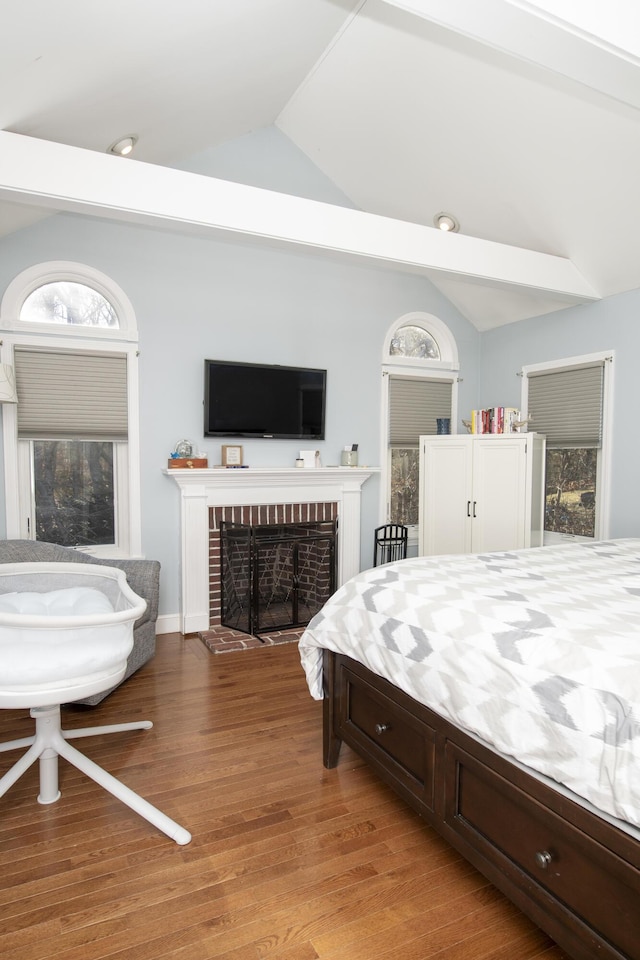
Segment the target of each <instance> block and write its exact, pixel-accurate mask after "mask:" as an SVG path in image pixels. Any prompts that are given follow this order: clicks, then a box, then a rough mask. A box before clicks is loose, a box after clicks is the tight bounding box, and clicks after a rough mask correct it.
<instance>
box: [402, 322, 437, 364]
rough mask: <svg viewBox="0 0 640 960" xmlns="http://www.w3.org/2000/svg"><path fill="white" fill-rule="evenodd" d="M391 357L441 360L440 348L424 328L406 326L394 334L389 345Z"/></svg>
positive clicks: (413, 325) (411, 325) (412, 325)
mask: <svg viewBox="0 0 640 960" xmlns="http://www.w3.org/2000/svg"><path fill="white" fill-rule="evenodd" d="M389 355H390V356H392V357H416V358H418V359H423V360H439V359H440V348H439V347H438V344H437V343H436V341H435V340H434V339H433V337H432V336H431V335H430V334H429V333H427V331H426V330H425V329H424V328H423V327H419V326H417V325H415V324H406V325H405V326H402V327H399V328H398V329H397V330H396V332H395V333H394V334H393V336H392V338H391V343H390V345H389Z"/></svg>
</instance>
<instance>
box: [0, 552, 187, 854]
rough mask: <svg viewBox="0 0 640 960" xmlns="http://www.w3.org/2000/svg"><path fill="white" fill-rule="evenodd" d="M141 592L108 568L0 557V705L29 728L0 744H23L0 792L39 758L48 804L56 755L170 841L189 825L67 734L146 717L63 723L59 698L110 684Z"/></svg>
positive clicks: (180, 838) (119, 671) (182, 837)
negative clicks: (78, 725) (28, 720)
mask: <svg viewBox="0 0 640 960" xmlns="http://www.w3.org/2000/svg"><path fill="white" fill-rule="evenodd" d="M145 605H146V604H145V601H144V600H143V599H142V598H141V597H139V596H138V595H137V594H135V593H134V592H133V590H131V588H130V587H129V585H128V583H127V581H126V577H125V574H124V572H123V571H122V570H118V569H116V568H115V567H105V566H98V565H95V564H76V563H14V564H0V708H10V709H16V708H18V709H20V708H27V709H29V710H30V713H31V716H32V717H33V718H34V720H35V723H36V731H35V735H34V736H32V737H26V738H24V739H21V740H12V741H10V742H8V743H2V744H0V752H3V751H10V750H16V749H19V748H24V747H28V748H29V749H28V750H27V752H26V753H25V754H24V755H23V756H22V757H21V758H20V759H19V760H18V761H16V763H14V765H13V766H12V767H11V768H10V769H9V770H8V771H7V772H6V773H5V774H4V776H2V777H0V797H2V796H3V795H4V794H5V793H6V792H7V790H9V788H10V787H12V786H13V784H14V783H15V782H16V781H17V780H18V778H19V777H21V776H22V774H23V773H25V771H26V770H28V769H29V767H30V766H31V765H32V764H33V763H35V761H36V760H39V761H40V793H39V796H38V801H39V803H44V804H48V803H55V801H56V800H58V799H59V797H60V791H59V789H58V756H61V757H64V758H65V760H68V761H69V763H72V764H73V765H74V766H75V767H77V768H78V769H79V770H81V771H82V772H83V773H85V774H86V775H87V776H88V777H91V779H92V780H95V781H96V783H98V784H100V786H102V787H104V788H105V790H108V791H109V793H112V794H113V795H114V796H115V797H117V798H118V799H119V800H122V802H123V803H125V804H126V805H127V806H128V807H130V808H131V809H132V810H135V812H136V813H138V814H140V816H142V817H144V818H145V819H146V820H148V821H149V822H150V823H152V824H153V825H154V826H155V827H157V828H158V829H159V830H161V831H162V832H163V833H165V834H167V836H169V837H171V839H172V840H175V842H176V843H179V844H185V843H189V841H190V840H191V834H190V833H189V832H188V831H187V830H185V829H184V827H181V826H180V825H179V824H177V823H175V821H173V820H171V819H170V818H169V817H167V816H166V815H165V814H164V813H162V812H161V811H160V810H158V809H157V808H156V807H154V806H152V805H151V804H150V803H148V802H147V801H146V800H143V798H142V797H140V796H138V794H136V793H134V792H133V790H130V789H129V787H126V786H125V785H124V784H123V783H121V782H120V781H119V780H117V779H116V778H115V777H113V776H111V774H109V773H107V771H106V770H104V769H103V768H102V767H100V766H98V764H96V763H94V762H93V761H92V760H89V758H88V757H86V756H84V754H82V753H80V751H79V750H76V749H75V747H72V746H71V745H70V744H69V743H68V742H67V741H68V740H70V739H72V738H76V737H92V736H96V735H98V734H109V733H118V732H120V731H124V730H148V729H149V728H150V727H152V726H153V724H152V723H151V722H150V721H149V720H140V721H136V722H133V723H119V724H113V725H111V726H102V727H86V728H83V729H80V730H66V731H65V730H63V729H62V724H61V717H60V705H61V704H63V703H70V702H72V701H74V700H79V699H81V698H83V697H88V696H91V695H92V694H95V693H98V692H101V691H103V690H107V689H109V688H111V687H113V686H114V685H115V684H117V683H119V682H120V680H121V679H122V677H123V675H124V672H125V670H126V665H127V657H128V656H129V653H130V652H131V648H132V645H133V624H134V622H135V620H137V619H138V617H140V615H141V614H142V613H143V612H144V609H145Z"/></svg>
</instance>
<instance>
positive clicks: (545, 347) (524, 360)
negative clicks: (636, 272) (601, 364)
mask: <svg viewBox="0 0 640 960" xmlns="http://www.w3.org/2000/svg"><path fill="white" fill-rule="evenodd" d="M609 350H610V351H613V354H614V357H615V359H614V368H613V374H614V380H613V383H614V396H613V404H614V406H613V417H614V420H613V445H612V447H613V449H612V457H613V459H612V471H611V473H612V491H611V492H612V496H611V524H610V530H609V533H610V536H612V537H629V536H635V537H637V536H640V501H639V499H638V490H639V489H640V452H639V449H638V447H639V445H638V442H637V440H636V437H637V435H638V422H639V418H638V414H639V412H640V403H639V399H638V398H639V395H640V377H639V374H638V369H639V368H638V357H639V356H640V290H634V291H631V292H629V293H623V294H618V295H617V296H615V297H608V298H607V299H606V300H602V301H600V302H599V303H592V304H587V305H585V306H580V307H571V308H568V309H566V310H561V311H559V312H557V313H552V314H549V315H548V316H545V317H538V318H535V319H533V320H522V321H520V322H519V323H513V324H509V325H508V326H505V327H499V328H498V329H495V330H491V331H488V332H486V333H484V334H483V335H482V341H481V359H480V371H479V372H480V400H479V403H480V406H481V407H489V406H494V405H496V404H498V405H504V406H516V407H519V406H520V386H521V379H520V377H519V376H518V375H517V374H518V372H519V371H520V369H521V368H522V366H524V365H526V364H531V363H541V362H543V361H547V360H558V359H562V358H565V357H575V356H580V355H582V354H588V353H597V352H601V351H609ZM532 426H533V427H534V428H535V424H533V425H532Z"/></svg>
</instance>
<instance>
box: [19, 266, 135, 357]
mask: <svg viewBox="0 0 640 960" xmlns="http://www.w3.org/2000/svg"><path fill="white" fill-rule="evenodd" d="M60 280H70V281H73V282H74V283H81V284H83V285H84V286H87V287H92V288H93V289H94V290H97V291H98V293H100V294H102V296H103V297H105V299H106V300H108V301H109V302H110V303H111V304H112V306H113V308H114V309H115V311H116V313H117V315H118V320H119V323H120V326H119V327H117V328H111V327H91V326H88V325H87V326H77V325H75V324H64V323H60V324H51V323H32V322H28V323H27V322H26V321H24V320H21V319H20V311H21V310H22V305H23V303H24V301H25V300H26V299H27V297H28V296H29V295H30V294H32V293H33V291H34V290H37V289H38V287H43V286H44V285H45V284H47V283H55V282H56V281H60ZM0 326H1V327H2V329H3V330H15V331H18V330H20V331H22V333H24V334H25V335H26V334H35V335H36V336H37V335H39V334H42V335H43V336H52V335H53V336H56V337H69V338H74V337H78V336H81V337H83V338H84V337H88V338H90V339H97V340H126V341H131V342H135V343H137V341H138V330H137V325H136V315H135V313H134V310H133V306H132V304H131V301H130V300H129V298H128V296H127V295H126V293H125V292H124V290H122V289H121V288H120V287H119V286H118V284H117V283H114V281H113V280H111V278H110V277H108V276H107V275H106V274H105V273H102V272H101V271H100V270H96V269H95V267H89V266H86V265H85V264H83V263H76V262H75V261H74V260H49V261H47V262H46V263H38V264H35V265H34V266H32V267H27V269H26V270H23V271H22V273H19V274H18V276H17V277H14V279H13V280H12V281H11V283H10V284H9V285H8V287H7V289H6V290H5V292H4V295H3V297H2V302H1V303H0Z"/></svg>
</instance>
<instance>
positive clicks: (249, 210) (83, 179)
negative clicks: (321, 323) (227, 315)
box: [0, 131, 598, 303]
mask: <svg viewBox="0 0 640 960" xmlns="http://www.w3.org/2000/svg"><path fill="white" fill-rule="evenodd" d="M0 199H3V200H8V201H13V202H14V203H16V202H17V203H26V204H35V205H37V206H40V207H45V208H47V209H51V210H56V211H69V212H74V213H81V214H90V215H93V216H99V217H104V218H107V219H112V220H119V221H124V222H130V223H142V224H148V225H151V226H164V227H166V228H173V229H179V230H181V231H182V232H194V233H198V234H199V235H202V234H205V235H209V236H223V237H224V236H227V237H228V236H230V235H233V234H235V235H238V234H240V235H244V236H248V237H251V238H256V239H260V240H263V241H265V242H266V241H268V242H272V243H273V242H276V243H279V244H295V245H299V246H306V247H310V248H315V249H317V250H322V251H327V252H332V253H334V254H340V255H343V256H349V257H357V258H363V259H364V260H365V261H367V260H368V261H376V262H384V263H386V264H390V265H392V266H394V267H399V268H402V269H408V270H409V271H411V272H414V273H421V274H423V275H425V274H429V275H431V274H432V273H433V271H437V272H440V273H442V274H446V275H448V276H449V277H461V278H471V279H474V280H480V281H482V282H485V283H489V284H496V285H507V286H509V287H515V288H526V289H533V290H537V291H541V292H548V293H550V294H553V295H554V296H560V297H562V298H566V299H567V302H568V303H569V302H575V303H582V302H585V301H588V300H596V299H598V295H597V293H596V292H595V291H594V290H593V288H592V287H591V286H590V285H589V284H588V283H587V282H586V280H585V279H584V277H583V276H582V275H581V274H580V273H579V271H578V270H577V269H576V268H575V266H574V264H573V263H572V262H571V261H570V260H567V259H565V258H563V257H556V256H551V255H550V254H545V253H538V252H536V251H533V250H525V249H522V248H520V247H511V246H507V245H506V244H500V243H494V242H491V241H488V240H479V239H476V238H475V237H467V236H463V235H461V234H445V233H442V232H441V231H440V230H436V229H435V228H433V227H426V226H423V225H420V224H414V223H407V222H405V221H401V220H393V219H390V218H388V217H381V216H377V215H374V214H369V213H363V212H362V211H359V210H350V209H347V208H345V207H339V206H334V205H332V204H327V203H319V202H318V201H315V200H307V199H304V198H301V197H294V196H289V195H288V194H282V193H276V192H273V191H270V190H263V189H260V188H258V187H250V186H246V185H244V184H239V183H232V182H229V181H226V180H217V179H214V178H213V177H206V176H201V175H198V174H193V173H187V172H184V171H182V170H174V169H170V168H167V167H161V166H156V165H154V164H149V163H141V162H137V161H135V160H131V159H122V158H120V157H113V156H109V155H107V154H102V153H97V152H94V151H91V150H84V149H80V148H78V147H71V146H68V145H66V144H59V143H53V142H50V141H46V140H36V139H35V138H32V137H25V136H21V135H20V134H15V133H8V132H6V131H0Z"/></svg>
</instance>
